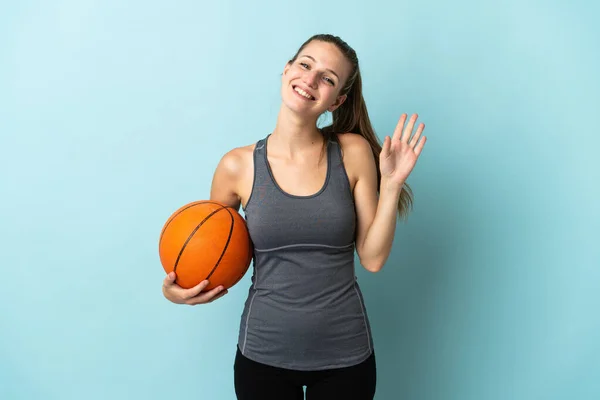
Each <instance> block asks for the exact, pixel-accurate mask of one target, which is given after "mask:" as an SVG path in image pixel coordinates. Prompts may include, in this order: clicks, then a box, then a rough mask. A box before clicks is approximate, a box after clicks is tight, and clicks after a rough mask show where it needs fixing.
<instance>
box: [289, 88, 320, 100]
mask: <svg viewBox="0 0 600 400" xmlns="http://www.w3.org/2000/svg"><path fill="white" fill-rule="evenodd" d="M292 88H293V89H294V91H295V92H296V93H298V94H299V95H300V96H302V97H305V98H306V99H308V100H315V98H314V97H313V96H311V95H310V94H309V93H306V92H305V91H304V90H302V89H300V88H299V87H298V86H292Z"/></svg>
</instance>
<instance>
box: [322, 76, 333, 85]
mask: <svg viewBox="0 0 600 400" xmlns="http://www.w3.org/2000/svg"><path fill="white" fill-rule="evenodd" d="M323 79H325V80H326V81H327V83H329V84H330V85H331V86H333V85H335V82H334V81H333V79H331V78H328V77H326V76H324V77H323Z"/></svg>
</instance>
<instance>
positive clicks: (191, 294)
mask: <svg viewBox="0 0 600 400" xmlns="http://www.w3.org/2000/svg"><path fill="white" fill-rule="evenodd" d="M208 283H209V282H208V280H207V279H205V280H203V281H202V282H200V283H199V284H197V285H196V286H194V287H192V288H190V289H187V291H186V297H188V298H192V297H195V296H198V295H199V294H200V293H201V292H202V291H203V290H204V289H206V287H207V286H208Z"/></svg>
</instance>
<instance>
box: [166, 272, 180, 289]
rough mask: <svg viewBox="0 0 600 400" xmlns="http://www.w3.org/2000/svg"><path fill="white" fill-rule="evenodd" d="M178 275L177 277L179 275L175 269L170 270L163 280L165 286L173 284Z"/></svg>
mask: <svg viewBox="0 0 600 400" xmlns="http://www.w3.org/2000/svg"><path fill="white" fill-rule="evenodd" d="M176 277H177V276H176V275H175V271H171V272H169V273H168V274H167V276H166V277H165V280H164V281H163V284H164V285H165V286H169V285H172V284H173V282H175V278H176Z"/></svg>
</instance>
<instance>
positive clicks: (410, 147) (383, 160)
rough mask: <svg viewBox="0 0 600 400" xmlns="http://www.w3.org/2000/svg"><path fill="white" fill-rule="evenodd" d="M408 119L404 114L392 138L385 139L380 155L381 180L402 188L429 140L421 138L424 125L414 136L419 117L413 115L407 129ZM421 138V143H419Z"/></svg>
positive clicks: (420, 125) (421, 125)
mask: <svg viewBox="0 0 600 400" xmlns="http://www.w3.org/2000/svg"><path fill="white" fill-rule="evenodd" d="M406 118H407V115H406V114H402V116H401V117H400V121H398V125H396V129H395V130H394V133H393V135H392V137H391V138H390V137H389V136H386V137H385V139H384V141H383V148H382V149H381V153H380V154H379V169H380V171H381V178H382V180H386V181H387V182H386V183H387V184H388V185H399V186H400V187H402V185H403V184H404V182H405V181H406V179H407V178H408V176H409V175H410V173H411V172H412V170H413V168H414V166H415V164H416V162H417V159H418V158H419V155H420V154H421V151H423V146H425V141H426V140H427V138H426V137H425V136H423V137H422V138H421V133H423V130H424V129H425V124H424V123H420V124H419V126H418V127H417V131H416V132H415V133H414V135H413V134H412V133H413V128H414V126H415V123H416V121H417V118H418V115H417V114H413V115H412V116H411V118H410V120H409V121H408V124H407V125H406V127H404V124H405V122H406ZM419 138H421V141H419Z"/></svg>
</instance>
